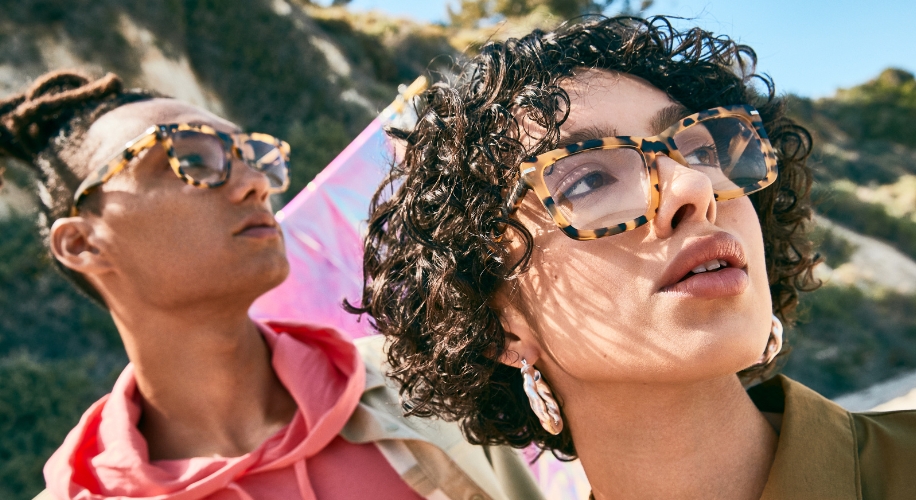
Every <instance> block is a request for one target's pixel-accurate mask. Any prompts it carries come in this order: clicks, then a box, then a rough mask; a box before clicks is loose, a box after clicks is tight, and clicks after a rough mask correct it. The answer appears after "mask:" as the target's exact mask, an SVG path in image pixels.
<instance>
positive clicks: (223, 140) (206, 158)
mask: <svg viewBox="0 0 916 500" xmlns="http://www.w3.org/2000/svg"><path fill="white" fill-rule="evenodd" d="M157 144H161V145H162V147H163V148H164V149H165V151H166V154H167V156H168V161H169V165H170V166H171V167H172V171H173V172H174V173H175V175H176V176H177V177H178V178H179V179H181V180H182V181H184V182H186V183H188V184H190V185H192V186H196V187H199V188H204V189H207V188H215V187H219V186H222V185H223V184H225V183H226V181H227V180H229V174H230V172H231V170H232V159H233V158H239V159H241V160H242V161H243V162H245V164H246V165H248V166H249V167H251V168H253V169H254V170H257V171H258V172H261V173H263V174H264V175H265V176H266V177H267V179H268V181H269V182H270V192H271V194H273V193H279V192H283V191H286V189H287V188H288V187H289V151H290V148H289V144H287V143H286V142H284V141H281V140H280V139H277V138H275V137H273V136H270V135H267V134H260V133H252V134H227V133H225V132H220V131H218V130H216V129H214V128H213V127H210V126H207V125H192V124H187V123H180V124H170V125H154V126H152V127H150V128H149V129H147V130H146V131H145V132H143V134H142V135H140V136H139V137H137V138H136V139H134V140H132V141H130V142H129V143H127V146H126V147H125V148H124V151H122V152H121V153H119V154H118V155H116V156H115V157H114V158H112V159H111V160H109V161H108V162H106V163H105V165H103V166H101V167H99V168H98V169H96V170H94V171H93V172H92V173H90V174H89V176H88V177H87V178H86V180H84V181H83V182H82V184H80V186H79V188H77V190H76V195H75V196H74V197H73V209H72V210H71V215H74V216H75V215H77V214H79V204H80V201H82V199H83V198H84V197H85V196H86V195H87V194H89V193H90V192H92V190H93V189H95V188H97V187H99V186H101V185H102V184H104V183H106V182H108V181H109V180H110V179H111V178H112V177H114V176H115V175H116V174H117V173H118V172H121V171H122V170H124V169H125V168H127V166H128V165H129V164H130V161H131V160H132V159H134V158H136V157H137V156H138V155H139V154H140V153H142V152H143V151H145V150H147V149H150V148H152V147H154V146H156V145H157Z"/></svg>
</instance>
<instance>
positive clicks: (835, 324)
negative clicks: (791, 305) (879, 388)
mask: <svg viewBox="0 0 916 500" xmlns="http://www.w3.org/2000/svg"><path fill="white" fill-rule="evenodd" d="M801 311H802V321H801V322H800V324H799V325H798V326H797V327H796V328H795V329H794V330H793V331H790V332H789V335H788V339H789V341H790V343H791V344H792V346H793V350H792V353H791V355H790V356H789V361H788V363H787V364H786V367H785V370H784V372H785V373H786V375H789V376H790V377H793V378H795V379H796V380H798V381H800V382H802V383H804V384H806V385H808V386H809V387H811V388H812V389H814V390H816V391H818V392H820V393H821V394H823V395H824V396H827V397H835V396H838V395H840V394H843V393H846V392H852V391H857V390H861V389H864V388H866V387H869V386H871V385H873V384H875V383H877V382H881V381H883V380H886V379H889V378H891V377H894V376H896V375H899V374H901V373H903V372H906V371H910V370H913V369H916V315H913V311H916V297H914V296H911V295H901V294H897V293H887V294H884V295H881V296H877V297H874V296H869V295H867V294H866V293H864V292H862V291H861V290H859V289H858V288H855V287H848V288H846V287H836V286H825V287H823V288H821V289H820V290H817V291H815V292H812V293H809V294H805V295H803V296H802V300H801Z"/></svg>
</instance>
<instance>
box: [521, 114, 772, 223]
mask: <svg viewBox="0 0 916 500" xmlns="http://www.w3.org/2000/svg"><path fill="white" fill-rule="evenodd" d="M659 155H665V156H667V157H669V158H671V159H672V160H674V161H676V162H678V163H680V164H681V165H684V166H686V167H689V168H692V169H694V170H697V171H699V172H702V173H704V174H706V175H707V176H708V177H709V178H710V180H711V181H712V189H713V193H714V195H715V199H716V201H724V200H730V199H734V198H738V197H741V196H746V195H749V194H751V193H755V192H757V191H760V190H761V189H763V188H765V187H767V186H769V185H770V184H772V183H773V182H774V181H775V180H776V175H777V168H776V154H775V152H774V151H773V147H772V146H771V145H770V141H769V139H768V138H767V134H766V131H765V130H764V129H763V120H761V118H760V113H759V112H757V110H756V109H754V108H753V107H751V106H745V105H735V106H723V107H719V108H713V109H709V110H706V111H701V112H699V113H696V114H693V115H690V116H688V117H687V118H684V119H682V120H680V121H679V122H678V123H676V124H674V125H672V126H671V127H669V128H668V129H667V130H665V131H664V132H662V133H661V134H659V135H657V136H654V137H625V136H624V137H606V138H603V139H593V140H588V141H584V142H579V143H576V144H571V145H569V146H566V147H565V148H560V149H555V150H553V151H549V152H547V153H544V154H541V155H538V156H536V157H532V158H529V159H527V160H525V161H523V162H522V163H521V164H520V165H519V167H518V168H519V170H520V179H519V183H518V185H517V186H516V188H515V189H513V190H512V192H511V195H510V197H509V200H508V205H507V208H508V211H509V213H513V212H515V210H517V209H518V207H519V206H520V205H521V202H522V199H523V198H524V196H525V193H527V191H528V190H529V189H532V190H534V192H535V193H536V194H537V196H538V198H540V200H541V203H543V205H544V208H545V209H547V212H548V213H549V214H550V216H551V217H552V218H553V220H554V222H555V223H556V224H557V226H558V227H559V228H560V229H562V230H563V232H564V233H566V235H567V236H569V237H570V238H573V239H576V240H593V239H596V238H602V237H605V236H612V235H615V234H620V233H622V232H624V231H630V230H632V229H635V228H637V227H639V226H642V225H644V224H646V223H648V222H649V221H650V220H652V219H654V218H655V214H656V212H657V211H658V206H659V197H660V193H659V187H658V164H657V162H658V157H659Z"/></svg>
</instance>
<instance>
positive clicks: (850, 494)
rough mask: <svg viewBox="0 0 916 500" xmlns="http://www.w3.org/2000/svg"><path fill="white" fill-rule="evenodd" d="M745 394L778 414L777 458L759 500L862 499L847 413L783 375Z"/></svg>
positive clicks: (856, 451) (853, 441) (856, 460)
mask: <svg viewBox="0 0 916 500" xmlns="http://www.w3.org/2000/svg"><path fill="white" fill-rule="evenodd" d="M748 392H749V394H750V395H751V398H752V399H753V400H754V403H755V404H756V405H757V407H758V408H759V409H760V410H761V411H763V412H774V413H782V414H783V417H782V427H781V429H780V433H779V443H778V445H777V449H776V458H775V460H774V461H773V466H772V467H771V468H770V474H769V478H768V479H767V485H766V487H765V488H764V490H763V495H762V496H761V500H776V499H785V498H830V499H836V500H846V499H857V500H858V499H861V498H862V488H861V483H860V481H859V464H858V449H857V445H856V436H855V426H854V423H853V420H852V415H850V414H849V412H847V411H846V410H844V409H843V408H841V407H840V406H838V405H837V404H835V403H833V402H831V401H829V400H827V399H825V398H824V397H823V396H821V395H819V394H818V393H816V392H814V391H812V390H811V389H808V388H807V387H805V386H803V385H801V384H799V383H798V382H795V381H793V380H791V379H789V378H787V377H785V376H783V375H778V376H776V377H774V378H772V379H770V380H768V381H766V382H764V383H763V384H760V385H758V386H756V387H754V388H752V389H750V390H749V391H748Z"/></svg>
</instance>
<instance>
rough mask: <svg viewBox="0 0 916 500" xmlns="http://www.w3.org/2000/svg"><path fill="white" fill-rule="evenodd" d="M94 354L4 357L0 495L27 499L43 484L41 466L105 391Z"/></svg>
mask: <svg viewBox="0 0 916 500" xmlns="http://www.w3.org/2000/svg"><path fill="white" fill-rule="evenodd" d="M97 368H98V366H97V361H96V360H94V359H93V358H91V357H88V358H81V359H72V360H64V361H37V360H35V359H34V358H31V357H29V356H25V355H19V356H11V357H6V358H0V498H4V499H8V500H19V499H21V500H28V499H30V498H32V497H34V496H35V495H36V494H38V492H39V491H41V490H42V489H43V488H44V485H45V483H44V478H43V476H42V472H41V470H42V467H43V466H44V464H45V462H46V461H47V459H48V457H49V456H50V455H51V453H53V452H54V450H56V449H57V448H58V447H59V446H60V445H61V443H62V442H63V440H64V437H65V436H66V435H67V433H68V432H69V431H70V429H72V428H73V426H75V425H76V423H77V422H79V419H80V416H81V415H82V413H83V412H84V411H85V410H86V409H87V408H88V407H89V405H90V404H92V403H93V402H94V401H96V400H97V399H98V398H99V397H100V396H101V395H102V394H104V393H105V392H107V391H108V390H109V387H110V383H109V382H108V381H107V380H106V381H105V382H100V381H97V380H94V379H93V378H92V377H91V376H89V373H91V372H93V371H95V370H96V369H97Z"/></svg>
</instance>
